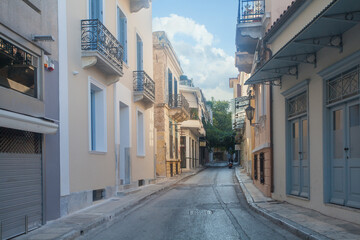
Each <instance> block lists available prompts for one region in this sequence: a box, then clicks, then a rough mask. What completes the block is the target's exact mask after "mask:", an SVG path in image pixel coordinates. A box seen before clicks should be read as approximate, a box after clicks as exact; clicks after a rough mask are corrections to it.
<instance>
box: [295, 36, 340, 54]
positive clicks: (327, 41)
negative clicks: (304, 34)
mask: <svg viewBox="0 0 360 240" xmlns="http://www.w3.org/2000/svg"><path fill="white" fill-rule="evenodd" d="M294 43H296V44H303V45H311V46H319V47H331V48H337V49H339V50H340V52H342V51H343V39H342V34H339V35H332V36H325V37H318V38H307V39H302V40H297V41H294Z"/></svg>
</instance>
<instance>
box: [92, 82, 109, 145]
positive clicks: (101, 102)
mask: <svg viewBox="0 0 360 240" xmlns="http://www.w3.org/2000/svg"><path fill="white" fill-rule="evenodd" d="M105 91H106V90H105V86H102V85H101V84H100V83H97V82H96V81H95V80H93V79H90V80H89V133H90V134H89V135H90V139H89V145H90V151H96V152H106V151H107V146H106V144H107V143H106V141H107V137H106V131H107V130H106V129H107V128H106V100H105V99H106V97H105V95H106V92H105Z"/></svg>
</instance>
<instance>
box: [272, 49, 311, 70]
mask: <svg viewBox="0 0 360 240" xmlns="http://www.w3.org/2000/svg"><path fill="white" fill-rule="evenodd" d="M275 59H277V60H281V61H287V62H295V63H308V64H313V65H314V68H316V66H317V58H316V52H313V53H304V54H296V55H289V56H281V57H275Z"/></svg>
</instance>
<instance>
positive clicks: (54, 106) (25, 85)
mask: <svg viewBox="0 0 360 240" xmlns="http://www.w3.org/2000/svg"><path fill="white" fill-rule="evenodd" d="M57 11H58V5H57V1H56V0H50V1H46V2H39V1H36V2H35V3H30V2H27V1H1V2H0V209H1V211H0V224H1V226H0V233H1V234H0V238H5V239H7V238H11V237H14V236H16V235H19V234H23V233H25V232H27V231H29V230H32V229H34V228H37V227H39V226H41V225H42V224H45V223H46V222H47V221H49V220H52V219H55V218H58V217H59V216H60V162H59V151H60V149H59V133H58V122H59V61H58V60H59V59H58V48H57V46H58V31H57V30H58V28H57V21H58V19H57V16H58V15H57Z"/></svg>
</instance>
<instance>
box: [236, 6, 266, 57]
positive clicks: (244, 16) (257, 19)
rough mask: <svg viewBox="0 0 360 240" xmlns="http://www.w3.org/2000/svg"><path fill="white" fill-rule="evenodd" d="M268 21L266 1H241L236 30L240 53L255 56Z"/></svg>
mask: <svg viewBox="0 0 360 240" xmlns="http://www.w3.org/2000/svg"><path fill="white" fill-rule="evenodd" d="M268 20H269V16H268V14H266V13H265V1H264V0H239V9H238V19H237V28H236V46H237V51H238V52H246V53H250V54H254V52H255V48H256V44H257V41H258V39H259V38H261V37H262V35H263V32H264V26H265V25H266V24H265V21H268Z"/></svg>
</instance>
